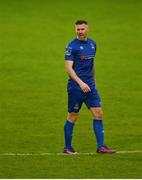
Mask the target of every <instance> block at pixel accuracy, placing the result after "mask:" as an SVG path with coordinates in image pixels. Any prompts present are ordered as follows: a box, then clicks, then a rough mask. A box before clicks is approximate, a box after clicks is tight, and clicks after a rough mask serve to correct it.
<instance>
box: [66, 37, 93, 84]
mask: <svg viewBox="0 0 142 180" xmlns="http://www.w3.org/2000/svg"><path fill="white" fill-rule="evenodd" d="M95 54H96V43H95V42H94V41H93V40H92V39H89V38H88V39H87V41H81V40H79V39H77V38H75V39H73V40H72V41H71V42H70V43H69V44H68V46H67V47H66V54H65V60H70V61H73V62H74V63H73V69H74V71H75V73H76V74H77V76H78V77H79V78H80V79H81V80H82V81H84V82H85V83H87V84H90V83H91V82H94V68H93V66H94V57H95ZM69 81H73V80H72V79H71V78H70V79H69Z"/></svg>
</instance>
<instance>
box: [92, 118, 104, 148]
mask: <svg viewBox="0 0 142 180" xmlns="http://www.w3.org/2000/svg"><path fill="white" fill-rule="evenodd" d="M93 129H94V133H95V135H96V140H97V144H98V148H99V147H102V146H104V129H103V121H102V120H96V119H94V120H93Z"/></svg>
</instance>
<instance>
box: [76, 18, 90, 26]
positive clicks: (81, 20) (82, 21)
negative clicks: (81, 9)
mask: <svg viewBox="0 0 142 180" xmlns="http://www.w3.org/2000/svg"><path fill="white" fill-rule="evenodd" d="M81 24H86V25H87V24H88V22H87V21H85V20H83V19H79V20H77V21H76V22H75V25H81Z"/></svg>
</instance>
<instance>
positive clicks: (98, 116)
mask: <svg viewBox="0 0 142 180" xmlns="http://www.w3.org/2000/svg"><path fill="white" fill-rule="evenodd" d="M94 117H95V119H98V120H102V119H103V111H102V110H101V109H98V110H96V111H95V113H94Z"/></svg>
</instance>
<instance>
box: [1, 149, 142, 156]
mask: <svg viewBox="0 0 142 180" xmlns="http://www.w3.org/2000/svg"><path fill="white" fill-rule="evenodd" d="M129 153H131V154H133V153H142V150H128V151H126V150H125V151H117V152H116V154H129ZM66 155H67V154H65V153H48V152H47V153H13V152H10V153H0V156H66ZM76 155H77V156H80V155H81V156H83V155H84V156H91V155H97V153H95V152H84V153H78V154H76Z"/></svg>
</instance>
